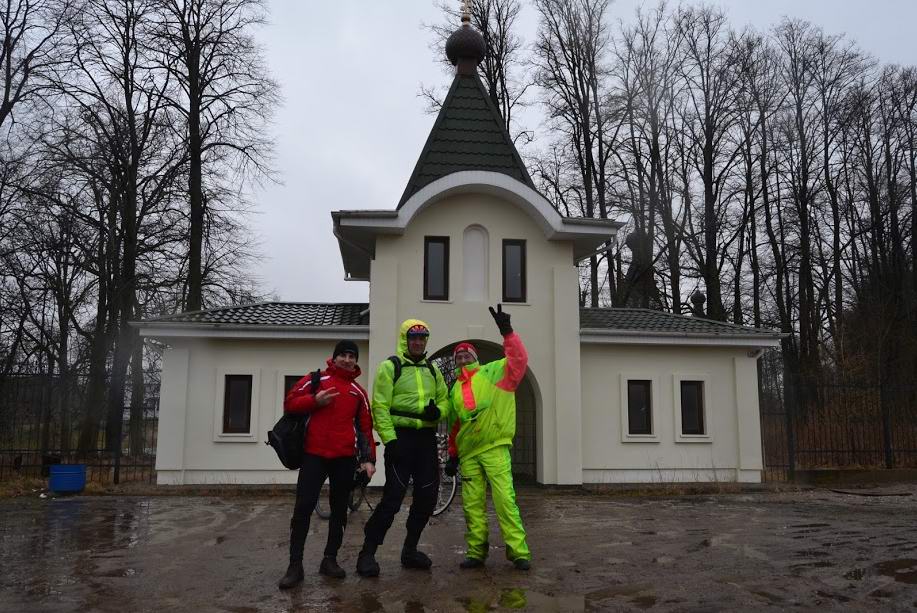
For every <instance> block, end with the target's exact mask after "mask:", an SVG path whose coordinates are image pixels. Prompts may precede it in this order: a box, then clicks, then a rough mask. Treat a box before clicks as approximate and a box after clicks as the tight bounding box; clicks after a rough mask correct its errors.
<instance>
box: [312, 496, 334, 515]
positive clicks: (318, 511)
mask: <svg viewBox="0 0 917 613" xmlns="http://www.w3.org/2000/svg"><path fill="white" fill-rule="evenodd" d="M315 514H316V515H318V516H319V517H320V518H322V519H329V518H330V517H331V509H330V508H327V509H326V508H325V507H324V506H323V505H322V497H321V496H319V497H318V501H317V502H316V503H315Z"/></svg>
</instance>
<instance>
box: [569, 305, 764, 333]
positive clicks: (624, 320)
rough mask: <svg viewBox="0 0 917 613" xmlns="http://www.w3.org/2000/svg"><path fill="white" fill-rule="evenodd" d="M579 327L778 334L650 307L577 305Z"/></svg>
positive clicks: (585, 328)
mask: <svg viewBox="0 0 917 613" xmlns="http://www.w3.org/2000/svg"><path fill="white" fill-rule="evenodd" d="M580 329H581V330H584V331H585V330H609V331H610V330H620V331H622V332H625V331H626V332H644V333H648V334H674V335H678V336H729V337H735V336H759V337H778V336H780V333H779V332H775V331H773V330H766V329H763V328H747V327H744V326H736V325H734V324H729V323H725V322H722V321H714V320H712V319H703V318H699V317H687V316H685V315H676V314H674V313H665V312H663V311H652V310H650V309H624V308H606V309H602V308H581V309H580Z"/></svg>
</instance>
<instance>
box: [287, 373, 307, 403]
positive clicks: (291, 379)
mask: <svg viewBox="0 0 917 613" xmlns="http://www.w3.org/2000/svg"><path fill="white" fill-rule="evenodd" d="M305 376H306V375H286V376H284V378H283V397H284V398H286V397H287V394H289V393H290V390H291V389H293V386H294V385H296V382H297V381H299V380H300V379H302V378H303V377H305Z"/></svg>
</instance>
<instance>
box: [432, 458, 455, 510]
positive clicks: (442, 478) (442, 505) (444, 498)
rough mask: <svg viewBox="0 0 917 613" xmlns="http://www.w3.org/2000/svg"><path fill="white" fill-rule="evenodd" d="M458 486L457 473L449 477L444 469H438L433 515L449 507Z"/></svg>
mask: <svg viewBox="0 0 917 613" xmlns="http://www.w3.org/2000/svg"><path fill="white" fill-rule="evenodd" d="M457 488H458V475H456V476H454V477H450V476H449V475H447V474H446V471H445V470H443V469H442V468H440V470H439V495H438V496H437V498H436V507H435V508H434V509H433V515H439V514H440V513H442V512H443V511H445V510H446V509H448V508H449V505H450V504H452V499H453V498H455V490H456V489H457Z"/></svg>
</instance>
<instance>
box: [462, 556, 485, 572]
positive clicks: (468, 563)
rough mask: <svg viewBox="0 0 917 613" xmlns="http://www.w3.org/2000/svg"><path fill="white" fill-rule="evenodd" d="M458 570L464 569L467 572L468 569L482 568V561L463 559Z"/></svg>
mask: <svg viewBox="0 0 917 613" xmlns="http://www.w3.org/2000/svg"><path fill="white" fill-rule="evenodd" d="M459 568H464V569H465V570H468V569H469V568H484V560H479V559H477V558H465V559H464V560H463V561H462V563H461V564H459Z"/></svg>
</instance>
